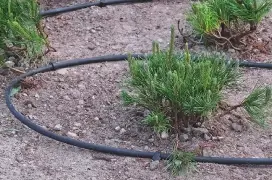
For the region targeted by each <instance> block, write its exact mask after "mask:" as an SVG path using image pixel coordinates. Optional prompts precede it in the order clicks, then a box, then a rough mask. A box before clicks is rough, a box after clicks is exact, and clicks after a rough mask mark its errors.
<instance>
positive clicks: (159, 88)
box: [122, 28, 271, 133]
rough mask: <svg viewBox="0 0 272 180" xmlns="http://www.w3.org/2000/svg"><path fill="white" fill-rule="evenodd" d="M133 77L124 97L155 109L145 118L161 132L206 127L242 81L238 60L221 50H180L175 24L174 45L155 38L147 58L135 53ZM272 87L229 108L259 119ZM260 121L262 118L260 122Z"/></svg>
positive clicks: (125, 100)
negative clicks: (161, 45) (225, 91)
mask: <svg viewBox="0 0 272 180" xmlns="http://www.w3.org/2000/svg"><path fill="white" fill-rule="evenodd" d="M128 62H129V70H130V79H129V80H128V82H127V84H126V86H125V87H126V89H127V90H126V91H123V92H122V97H123V100H124V102H125V104H126V105H128V104H133V103H134V104H135V103H136V104H137V105H139V106H142V107H145V108H147V109H148V110H150V111H151V112H152V113H151V114H150V115H149V116H148V117H147V118H146V119H145V120H144V122H145V123H146V124H149V125H151V126H152V127H153V129H154V130H155V131H156V132H161V131H166V130H170V128H171V127H173V128H174V130H175V131H176V132H177V133H179V132H180V130H181V129H182V128H183V127H188V126H193V127H198V126H200V125H201V124H202V123H203V121H204V120H205V119H207V117H208V116H209V115H210V114H211V113H212V112H213V111H215V110H217V108H218V106H219V103H220V102H221V101H222V99H223V97H222V90H223V89H224V88H226V87H227V86H229V85H231V84H233V83H235V82H236V80H237V78H238V75H239V72H238V64H237V61H234V60H229V61H227V60H226V58H225V57H223V56H220V55H215V54H210V55H207V54H194V55H192V54H190V52H189V50H188V49H185V51H184V52H183V53H175V52H174V29H173V28H172V32H171V41H170V48H169V49H168V50H166V51H162V50H161V49H160V48H159V45H158V44H157V43H153V52H152V54H151V55H150V56H148V57H147V59H145V60H137V59H135V58H132V57H130V58H129V60H128ZM270 92H271V89H270V88H269V87H265V88H259V89H256V90H255V91H254V92H253V93H252V94H251V95H249V96H248V97H247V98H246V99H245V100H244V101H243V102H241V103H240V104H238V105H236V106H233V107H231V108H230V109H228V111H231V110H234V109H237V108H244V109H245V110H246V111H247V112H248V113H249V114H250V115H251V117H253V118H254V119H255V120H256V121H258V118H259V117H260V116H259V115H260V114H261V113H262V110H263V108H264V107H266V105H267V104H268V102H269V101H270V99H271V93H270ZM258 122H259V121H258Z"/></svg>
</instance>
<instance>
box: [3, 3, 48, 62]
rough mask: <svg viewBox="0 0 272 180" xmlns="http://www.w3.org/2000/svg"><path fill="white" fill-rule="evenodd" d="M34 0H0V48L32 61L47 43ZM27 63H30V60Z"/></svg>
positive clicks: (9, 54) (12, 54)
mask: <svg viewBox="0 0 272 180" xmlns="http://www.w3.org/2000/svg"><path fill="white" fill-rule="evenodd" d="M40 20H41V17H40V15H39V6H38V3H37V1H36V0H0V49H2V50H4V51H5V56H6V57H5V58H8V57H9V56H15V57H18V56H19V57H21V58H25V59H29V60H32V61H34V60H35V59H37V58H38V57H39V56H41V55H42V53H43V48H44V46H45V45H46V44H47V41H46V37H45V35H44V33H43V32H42V28H41V24H40ZM28 63H31V62H30V61H29V62H28Z"/></svg>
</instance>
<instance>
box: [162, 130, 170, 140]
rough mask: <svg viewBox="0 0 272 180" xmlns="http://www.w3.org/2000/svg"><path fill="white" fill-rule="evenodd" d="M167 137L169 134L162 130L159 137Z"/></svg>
mask: <svg viewBox="0 0 272 180" xmlns="http://www.w3.org/2000/svg"><path fill="white" fill-rule="evenodd" d="M168 137H169V134H168V133H167V132H165V131H163V132H162V133H161V138H162V139H167V138H168Z"/></svg>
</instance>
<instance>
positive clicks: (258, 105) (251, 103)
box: [241, 86, 271, 127]
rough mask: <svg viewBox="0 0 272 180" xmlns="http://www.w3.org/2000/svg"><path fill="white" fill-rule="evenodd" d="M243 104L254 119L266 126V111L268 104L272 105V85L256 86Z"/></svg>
mask: <svg viewBox="0 0 272 180" xmlns="http://www.w3.org/2000/svg"><path fill="white" fill-rule="evenodd" d="M241 105H242V106H243V107H244V109H245V110H246V111H247V112H248V114H249V115H250V117H251V119H252V120H253V121H255V122H256V123H258V124H259V125H261V126H263V127H264V126H265V123H266V121H265V114H264V112H265V110H266V108H267V107H268V106H270V107H271V87H269V86H266V87H260V88H256V89H255V90H254V91H253V92H252V93H251V94H250V95H249V96H248V97H247V98H245V100H244V101H243V102H242V103H241Z"/></svg>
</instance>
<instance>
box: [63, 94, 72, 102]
mask: <svg viewBox="0 0 272 180" xmlns="http://www.w3.org/2000/svg"><path fill="white" fill-rule="evenodd" d="M63 99H65V100H67V101H70V100H71V98H70V97H69V96H67V95H65V96H63Z"/></svg>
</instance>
